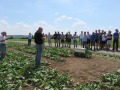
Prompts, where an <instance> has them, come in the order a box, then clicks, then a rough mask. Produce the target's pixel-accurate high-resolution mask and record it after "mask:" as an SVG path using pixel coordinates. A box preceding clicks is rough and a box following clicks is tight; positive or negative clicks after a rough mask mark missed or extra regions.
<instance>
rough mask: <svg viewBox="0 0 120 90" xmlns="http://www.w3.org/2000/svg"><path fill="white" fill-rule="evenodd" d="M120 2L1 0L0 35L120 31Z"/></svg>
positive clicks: (95, 0)
mask: <svg viewBox="0 0 120 90" xmlns="http://www.w3.org/2000/svg"><path fill="white" fill-rule="evenodd" d="M119 4H120V0H0V31H6V32H7V33H8V34H17V35H18V34H19V35H20V34H24V35H27V34H28V33H29V32H31V33H32V34H34V32H35V31H36V30H37V28H38V27H39V26H41V27H43V28H44V33H48V32H51V33H52V34H53V33H54V31H60V32H62V31H63V32H64V33H66V32H68V31H70V32H71V33H74V32H75V31H77V32H78V34H79V33H80V31H82V30H83V31H90V32H92V31H94V30H96V29H104V30H106V31H108V30H112V32H114V29H116V28H118V29H120V10H119V8H120V5H119Z"/></svg>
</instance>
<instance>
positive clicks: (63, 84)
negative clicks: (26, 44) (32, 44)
mask: <svg viewBox="0 0 120 90" xmlns="http://www.w3.org/2000/svg"><path fill="white" fill-rule="evenodd" d="M46 65H48V63H46V62H43V63H42V66H41V68H35V67H34V60H33V58H32V57H30V56H27V55H25V54H23V53H20V52H13V51H7V56H6V58H5V59H4V61H1V62H0V68H1V69H0V90H22V89H24V88H26V87H30V86H33V87H34V88H38V89H44V90H51V89H53V90H64V89H65V88H67V87H68V86H70V84H71V81H70V77H69V76H68V75H67V74H59V73H58V72H57V71H56V70H55V69H49V68H48V67H46Z"/></svg>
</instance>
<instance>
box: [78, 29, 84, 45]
mask: <svg viewBox="0 0 120 90" xmlns="http://www.w3.org/2000/svg"><path fill="white" fill-rule="evenodd" d="M83 36H84V35H83V31H81V34H80V35H79V40H80V44H81V47H83Z"/></svg>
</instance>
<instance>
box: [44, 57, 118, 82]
mask: <svg viewBox="0 0 120 90" xmlns="http://www.w3.org/2000/svg"><path fill="white" fill-rule="evenodd" d="M44 60H46V61H48V62H49V63H50V68H56V69H57V70H58V71H59V72H60V73H68V74H69V75H70V76H71V78H72V80H73V83H74V84H76V83H79V82H82V83H87V82H91V81H96V80H98V79H99V78H100V76H101V75H102V74H105V73H108V72H112V71H116V70H118V69H120V62H119V61H113V60H108V59H104V58H102V57H98V56H97V57H96V56H93V57H92V58H91V59H86V58H77V57H74V56H72V57H69V58H66V60H65V61H64V62H56V61H53V60H49V59H44Z"/></svg>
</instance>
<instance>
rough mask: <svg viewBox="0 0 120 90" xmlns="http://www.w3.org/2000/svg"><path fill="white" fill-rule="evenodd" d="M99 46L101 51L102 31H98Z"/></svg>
mask: <svg viewBox="0 0 120 90" xmlns="http://www.w3.org/2000/svg"><path fill="white" fill-rule="evenodd" d="M98 44H99V45H98V46H99V50H100V49H101V46H102V32H100V30H98Z"/></svg>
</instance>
